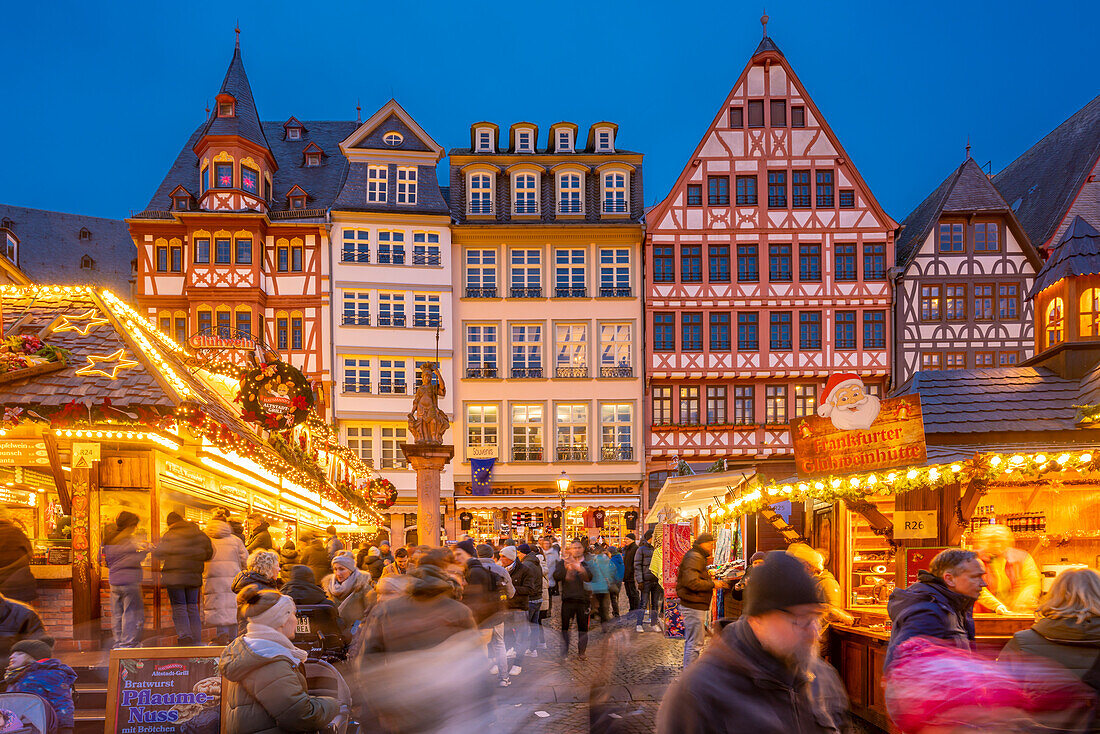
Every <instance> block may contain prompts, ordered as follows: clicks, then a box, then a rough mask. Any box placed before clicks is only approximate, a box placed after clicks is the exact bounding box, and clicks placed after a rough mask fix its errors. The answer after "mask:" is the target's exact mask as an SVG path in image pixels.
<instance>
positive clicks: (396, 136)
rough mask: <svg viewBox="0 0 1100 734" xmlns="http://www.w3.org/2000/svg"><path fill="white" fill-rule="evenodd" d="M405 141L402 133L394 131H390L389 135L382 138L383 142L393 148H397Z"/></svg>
mask: <svg viewBox="0 0 1100 734" xmlns="http://www.w3.org/2000/svg"><path fill="white" fill-rule="evenodd" d="M404 140H405V138H404V137H403V136H402V135H401V133H399V132H396V131H394V130H390V131H389V132H388V133H386V134H385V135H383V136H382V142H383V143H385V144H386V145H388V146H390V147H391V148H396V147H397V146H399V145H401V143H402V142H404Z"/></svg>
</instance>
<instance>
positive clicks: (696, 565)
mask: <svg viewBox="0 0 1100 734" xmlns="http://www.w3.org/2000/svg"><path fill="white" fill-rule="evenodd" d="M712 553H714V536H713V535H711V534H710V533H703V534H702V535H700V536H699V537H698V538H696V539H695V542H694V543H693V544H692V546H691V550H689V551H688V552H687V553H685V554H684V559H683V560H682V561H680V570H679V571H678V572H677V574H676V596H678V597H680V612H681V613H682V614H683V616H684V668H685V669H687V666H688V665H689V664H690V663H691V662H692V661H694V660H695V659H696V658H697V657H699V655H700V653H702V652H703V639H704V637H705V636H706V631H707V626H708V625H707V617H708V616H710V601H711V599H712V598H713V597H714V590H715V589H724V588H726V582H724V581H715V580H714V579H713V578H711V576H710V574H709V573H708V572H707V559H708V558H710V556H711V554H712Z"/></svg>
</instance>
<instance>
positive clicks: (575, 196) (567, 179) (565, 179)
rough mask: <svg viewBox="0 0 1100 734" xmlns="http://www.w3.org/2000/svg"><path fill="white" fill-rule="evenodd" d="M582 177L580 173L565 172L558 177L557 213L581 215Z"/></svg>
mask: <svg viewBox="0 0 1100 734" xmlns="http://www.w3.org/2000/svg"><path fill="white" fill-rule="evenodd" d="M583 186H584V177H583V176H582V175H581V174H580V173H574V172H573V171H566V172H565V173H563V174H561V175H560V176H559V177H558V212H559V213H561V214H583V213H584V205H583V202H582V196H581V190H582V187H583Z"/></svg>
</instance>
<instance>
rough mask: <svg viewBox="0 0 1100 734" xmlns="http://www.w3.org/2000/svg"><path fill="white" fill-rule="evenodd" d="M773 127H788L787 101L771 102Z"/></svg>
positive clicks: (774, 100)
mask: <svg viewBox="0 0 1100 734" xmlns="http://www.w3.org/2000/svg"><path fill="white" fill-rule="evenodd" d="M769 119H770V120H771V126H772V127H787V100H785V99H773V100H772V102H771V116H770V118H769Z"/></svg>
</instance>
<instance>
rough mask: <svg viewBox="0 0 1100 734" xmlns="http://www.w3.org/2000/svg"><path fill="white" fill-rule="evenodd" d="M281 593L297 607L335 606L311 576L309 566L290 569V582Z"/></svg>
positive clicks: (311, 571)
mask: <svg viewBox="0 0 1100 734" xmlns="http://www.w3.org/2000/svg"><path fill="white" fill-rule="evenodd" d="M281 591H282V593H284V594H286V595H287V596H289V597H290V598H291V599H293V600H294V603H295V604H297V605H298V606H303V605H314V604H332V606H333V608H335V606H336V605H335V604H333V603H332V599H329V597H328V594H326V593H325V590H324V589H322V588H321V586H320V584H318V583H317V578H316V577H315V576H314V575H313V569H311V568H310V567H309V566H303V565H302V564H298V565H297V566H294V567H293V568H291V569H290V581H288V582H287V583H286V584H285V585H284V586H283V588H282V589H281Z"/></svg>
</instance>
